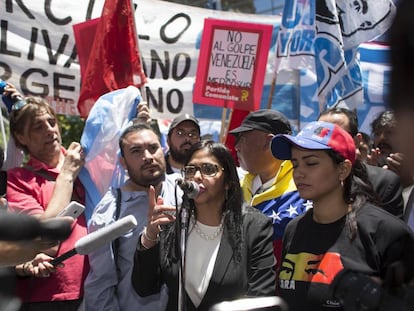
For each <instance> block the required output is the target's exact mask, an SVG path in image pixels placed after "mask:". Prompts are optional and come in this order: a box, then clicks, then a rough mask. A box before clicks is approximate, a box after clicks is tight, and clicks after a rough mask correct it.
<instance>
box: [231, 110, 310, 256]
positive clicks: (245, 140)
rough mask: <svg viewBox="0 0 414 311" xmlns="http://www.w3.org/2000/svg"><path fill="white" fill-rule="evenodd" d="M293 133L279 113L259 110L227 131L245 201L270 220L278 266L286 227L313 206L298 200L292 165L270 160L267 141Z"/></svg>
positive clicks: (273, 159) (271, 156)
mask: <svg viewBox="0 0 414 311" xmlns="http://www.w3.org/2000/svg"><path fill="white" fill-rule="evenodd" d="M291 132H292V129H291V126H290V123H289V120H288V119H287V118H286V117H285V116H284V115H283V114H282V113H280V112H278V111H275V110H270V109H262V110H257V111H254V112H251V113H250V114H248V115H247V116H246V117H245V119H244V120H243V122H242V123H241V125H240V126H239V127H237V128H235V129H233V130H231V131H230V134H232V135H234V136H235V137H236V143H235V150H236V152H237V156H238V160H239V163H240V166H241V168H242V169H244V170H246V171H247V174H246V175H244V177H243V178H242V179H241V186H242V190H243V197H244V201H245V202H246V203H248V204H250V205H251V206H253V207H255V208H257V209H258V210H260V211H261V212H262V213H264V214H265V215H266V216H268V217H270V218H272V221H273V248H274V253H275V256H276V259H277V264H279V263H280V258H281V244H282V237H283V233H284V231H285V227H286V225H287V224H288V222H289V221H290V220H292V219H293V218H295V217H296V216H298V215H300V214H302V213H303V212H304V211H305V210H306V209H307V208H310V207H311V206H312V204H311V203H310V202H305V201H304V200H302V199H301V198H300V197H299V193H298V192H297V190H296V186H295V183H294V181H293V176H292V172H293V169H292V163H291V162H290V161H283V160H279V159H276V158H275V157H273V155H272V153H271V151H270V142H271V141H272V138H273V137H274V136H275V135H276V134H289V133H291Z"/></svg>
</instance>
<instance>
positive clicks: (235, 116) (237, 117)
mask: <svg viewBox="0 0 414 311" xmlns="http://www.w3.org/2000/svg"><path fill="white" fill-rule="evenodd" d="M249 112H250V111H247V110H240V109H233V112H232V114H231V119H230V120H229V131H231V130H232V129H235V128H236V127H239V126H240V124H241V123H242V121H243V119H244V118H245V117H246V116H247V115H248V114H249ZM235 143H236V138H235V137H234V136H233V135H231V134H227V136H226V141H225V145H226V146H227V148H229V149H230V151H231V153H232V155H233V158H234V160H235V161H236V163H238V159H237V152H236V150H234V144H235Z"/></svg>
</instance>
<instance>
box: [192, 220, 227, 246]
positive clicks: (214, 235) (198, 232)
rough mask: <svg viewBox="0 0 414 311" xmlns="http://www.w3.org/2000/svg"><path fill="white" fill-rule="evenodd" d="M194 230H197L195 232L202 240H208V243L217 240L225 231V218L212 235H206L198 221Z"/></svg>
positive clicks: (195, 221)
mask: <svg viewBox="0 0 414 311" xmlns="http://www.w3.org/2000/svg"><path fill="white" fill-rule="evenodd" d="M194 229H195V232H196V233H197V234H198V235H199V236H200V238H202V239H204V240H207V241H212V240H215V239H216V238H217V237H218V236H219V234H220V233H221V232H222V231H223V218H222V219H221V222H220V225H219V226H218V227H217V229H216V230H215V231H214V232H213V233H212V234H207V233H205V232H204V231H203V230H202V229H201V228H200V226H199V225H198V223H197V220H194Z"/></svg>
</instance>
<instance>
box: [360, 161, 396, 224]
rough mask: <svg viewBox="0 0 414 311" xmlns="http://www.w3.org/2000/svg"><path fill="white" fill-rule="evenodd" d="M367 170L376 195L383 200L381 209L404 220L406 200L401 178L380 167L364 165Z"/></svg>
mask: <svg viewBox="0 0 414 311" xmlns="http://www.w3.org/2000/svg"><path fill="white" fill-rule="evenodd" d="M363 166H364V167H365V168H366V170H367V175H368V179H369V181H370V182H371V184H372V186H373V188H374V191H375V193H377V194H378V196H379V198H380V199H381V202H380V203H381V207H382V208H383V209H385V210H386V211H387V212H389V213H391V214H393V215H394V216H397V217H398V218H402V216H403V212H404V200H403V197H402V187H401V182H400V177H399V176H398V175H397V174H395V173H394V172H392V171H390V170H387V169H383V168H382V167H379V166H373V165H367V164H363Z"/></svg>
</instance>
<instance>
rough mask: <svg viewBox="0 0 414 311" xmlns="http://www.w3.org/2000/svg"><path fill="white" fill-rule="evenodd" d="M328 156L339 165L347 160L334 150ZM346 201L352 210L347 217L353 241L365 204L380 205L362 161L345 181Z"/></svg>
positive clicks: (357, 163)
mask: <svg viewBox="0 0 414 311" xmlns="http://www.w3.org/2000/svg"><path fill="white" fill-rule="evenodd" d="M326 152H327V154H328V155H329V156H330V157H331V159H332V160H333V161H334V163H336V164H337V165H339V164H340V163H342V162H344V161H345V159H344V158H343V157H342V156H341V155H339V154H338V153H337V152H335V151H333V150H327V151H326ZM343 187H344V193H343V195H344V201H345V202H346V203H347V204H349V205H351V210H350V211H349V212H348V214H347V216H346V226H347V228H348V233H349V237H350V238H351V240H353V239H354V238H355V237H356V233H357V230H358V227H357V221H356V214H357V212H358V211H359V209H361V208H362V207H363V206H364V205H365V203H367V202H370V203H373V204H375V205H378V204H379V199H378V196H377V195H376V193H375V191H374V189H373V188H372V184H371V182H370V181H369V180H368V175H367V172H366V169H365V168H364V167H363V165H362V163H361V162H360V161H355V163H354V164H353V165H352V170H351V173H350V174H349V176H348V177H347V178H346V179H345V180H344V185H343Z"/></svg>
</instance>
